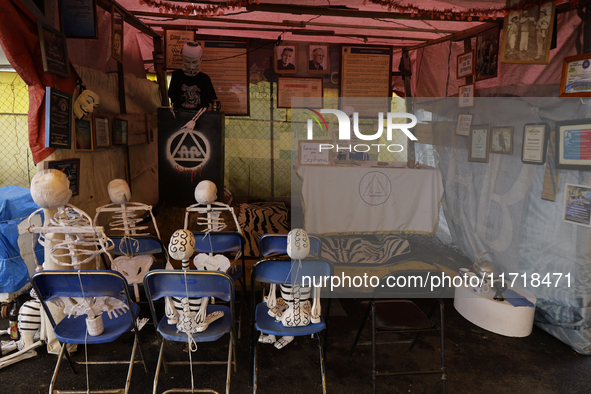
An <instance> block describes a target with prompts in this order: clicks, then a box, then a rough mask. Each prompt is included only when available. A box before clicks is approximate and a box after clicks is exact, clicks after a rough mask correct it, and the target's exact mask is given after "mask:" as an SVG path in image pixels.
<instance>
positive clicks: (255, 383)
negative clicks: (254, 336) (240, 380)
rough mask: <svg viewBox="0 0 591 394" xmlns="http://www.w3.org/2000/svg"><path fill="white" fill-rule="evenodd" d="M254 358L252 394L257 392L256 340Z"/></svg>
mask: <svg viewBox="0 0 591 394" xmlns="http://www.w3.org/2000/svg"><path fill="white" fill-rule="evenodd" d="M253 348H254V349H253V356H252V393H253V394H256V392H257V341H256V340H255V342H254V345H253Z"/></svg>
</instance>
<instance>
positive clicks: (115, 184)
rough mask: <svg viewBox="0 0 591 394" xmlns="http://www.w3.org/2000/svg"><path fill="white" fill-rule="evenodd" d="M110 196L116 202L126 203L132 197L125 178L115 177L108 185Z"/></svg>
mask: <svg viewBox="0 0 591 394" xmlns="http://www.w3.org/2000/svg"><path fill="white" fill-rule="evenodd" d="M107 190H108V191H109V198H110V199H111V202H113V203H114V204H125V203H126V202H129V200H130V199H131V191H130V190H129V185H128V184H127V182H126V181H125V180H123V179H113V180H112V181H111V182H109V186H108V187H107Z"/></svg>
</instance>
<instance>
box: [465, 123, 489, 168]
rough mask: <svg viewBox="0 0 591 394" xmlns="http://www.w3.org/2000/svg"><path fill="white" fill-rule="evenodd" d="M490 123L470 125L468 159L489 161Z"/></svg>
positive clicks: (482, 161) (481, 161)
mask: <svg viewBox="0 0 591 394" xmlns="http://www.w3.org/2000/svg"><path fill="white" fill-rule="evenodd" d="M489 132H490V125H487V124H480V125H474V126H472V127H470V136H469V137H470V139H469V142H468V146H469V148H468V161H475V162H480V163H488V151H489V138H490V137H489Z"/></svg>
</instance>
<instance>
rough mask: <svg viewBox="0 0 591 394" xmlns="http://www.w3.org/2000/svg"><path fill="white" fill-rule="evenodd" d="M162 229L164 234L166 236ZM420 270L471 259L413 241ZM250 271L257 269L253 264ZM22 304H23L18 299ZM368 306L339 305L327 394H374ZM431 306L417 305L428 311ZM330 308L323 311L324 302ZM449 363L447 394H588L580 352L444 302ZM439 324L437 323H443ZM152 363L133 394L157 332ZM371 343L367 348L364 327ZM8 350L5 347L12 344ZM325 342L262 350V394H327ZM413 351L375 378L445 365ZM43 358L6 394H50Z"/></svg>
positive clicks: (405, 387) (392, 355)
mask: <svg viewBox="0 0 591 394" xmlns="http://www.w3.org/2000/svg"><path fill="white" fill-rule="evenodd" d="M170 227H171V229H170V230H166V228H167V225H166V223H164V224H163V225H161V232H162V233H164V234H163V238H164V239H167V237H166V233H167V232H170V233H171V232H172V231H173V230H172V229H173V226H172V225H171V226H170ZM162 228H164V230H162ZM409 241H410V242H411V246H413V245H414V246H415V250H416V251H417V253H418V258H420V260H421V261H445V262H446V264H447V265H448V266H452V267H457V266H467V264H468V261H467V259H466V257H465V256H463V255H462V254H461V253H458V251H457V250H455V249H453V248H450V247H446V246H444V245H442V244H441V243H440V242H438V241H437V240H436V239H434V238H431V237H424V236H409ZM250 264H252V261H250ZM21 298H22V300H25V299H26V296H22V297H21ZM362 301H363V300H361V299H344V298H343V299H335V300H332V301H331V302H332V303H331V316H330V319H329V333H328V341H327V356H326V384H327V392H328V393H339V394H348V393H355V394H357V393H371V352H370V347H369V346H359V347H357V349H356V350H355V352H354V353H353V355H352V356H350V355H349V351H350V348H351V345H352V343H353V340H354V338H355V334H356V332H357V329H358V327H359V324H360V323H361V319H362V316H363V308H362V306H361V302H362ZM429 302H430V300H417V303H418V304H419V305H422V306H423V305H425V306H428V305H426V304H427V303H429ZM324 307H326V302H325V305H324ZM244 312H245V313H244V315H243V327H242V337H241V339H239V340H238V341H237V362H238V371H237V372H235V373H232V380H231V392H232V393H248V392H251V391H252V389H251V388H250V382H251V380H250V338H251V329H250V310H245V311H244ZM445 314H446V316H445V324H444V327H445V362H446V368H447V372H446V388H447V392H448V393H458V394H488V393H491V394H493V393H498V394H505V393H524V394H529V393H531V394H534V393H535V394H552V393H560V394H563V393H591V383H590V380H589V376H591V358H589V357H586V356H582V355H579V354H577V353H576V352H575V351H573V350H572V349H571V348H570V347H569V346H568V345H566V344H564V343H562V342H560V341H559V340H558V339H556V338H554V337H552V336H550V335H549V334H547V333H545V332H544V331H542V330H540V329H538V328H536V327H534V329H533V332H532V333H531V335H529V336H528V337H525V338H509V337H504V336H500V335H497V334H494V333H491V332H488V331H486V330H484V329H481V328H479V327H477V326H475V325H474V324H472V323H470V322H468V321H467V320H466V319H465V318H464V317H462V316H461V315H460V314H459V313H458V312H457V311H456V310H455V309H454V306H453V299H450V298H448V299H446V300H445ZM142 315H144V316H146V317H147V316H149V311H148V308H147V305H142ZM437 321H438V319H437ZM7 327H8V320H6V319H0V329H6V328H7ZM141 337H142V339H143V341H144V350H145V354H146V356H147V363H148V368H149V373H148V374H146V373H145V372H144V371H143V369H142V368H141V366H140V365H136V367H135V368H134V371H133V376H132V381H131V390H130V392H131V393H150V392H152V386H153V380H154V372H155V368H156V361H157V357H158V350H159V343H158V338H157V336H156V333H155V329H154V327H153V325H152V322H150V323H149V324H148V325H146V326H145V327H144V329H143V330H142V331H141ZM364 338H365V339H368V338H369V330H368V326H367V325H366V328H365V331H364ZM2 339H3V340H6V339H8V338H7V337H6V336H3V337H2ZM132 343H133V336H132V335H131V334H128V335H124V336H123V337H121V338H119V339H118V340H117V341H116V342H115V343H112V344H106V345H101V346H97V345H95V346H89V347H88V357H89V359H93V358H96V357H98V358H106V357H112V356H117V357H119V358H121V359H125V358H127V356H128V354H130V351H131V346H132ZM317 344H318V341H317V340H316V338H313V339H312V338H309V337H300V338H296V339H295V340H294V342H292V343H291V344H289V345H288V346H287V347H285V348H284V349H281V350H277V349H275V348H274V347H272V346H270V345H259V360H260V362H259V365H258V376H259V381H258V383H259V384H258V392H259V393H261V394H265V393H273V394H282V393H285V394H296V393H321V392H322V386H321V375H320V365H319V352H318V346H317ZM227 346H228V336H224V337H222V338H221V339H219V340H218V341H217V342H215V343H209V344H200V345H199V349H198V351H197V353H196V354H193V358H194V359H195V358H197V359H201V360H213V359H218V360H224V359H226V357H227V349H228V348H227ZM406 346H407V345H382V346H380V348H379V349H378V356H377V360H378V369H381V370H384V369H385V368H391V369H395V368H409V369H421V368H437V367H438V363H439V348H440V345H439V337H438V336H437V335H436V334H424V335H422V336H421V338H420V339H419V341H418V343H417V345H416V346H415V349H414V350H413V351H412V352H411V353H410V354H407V353H406ZM37 353H38V355H37V356H36V357H34V358H31V359H28V360H24V361H22V362H20V363H18V364H15V365H12V366H9V367H7V368H4V369H2V370H0V393H2V394H3V393H7V394H8V393H11V394H20V393H23V394H36V393H47V392H48V387H49V382H50V379H51V375H52V373H53V369H54V366H55V362H56V359H57V357H56V356H54V355H48V354H47V352H46V350H45V347H41V348H39V349H38V350H37ZM166 355H167V359H169V360H188V354H187V353H185V352H183V345H182V344H171V345H170V346H169V347H167V350H166ZM74 359H75V360H83V359H84V347H83V346H82V347H79V351H78V352H76V353H75V354H74ZM126 373H127V370H126V368H125V367H124V366H110V367H100V366H92V365H91V366H90V367H89V382H90V383H89V385H90V389H91V390H97V389H101V388H112V387H120V386H122V385H123V384H124V381H125V376H126ZM225 373H226V368H225V367H224V366H195V367H194V368H193V376H194V382H195V387H196V388H201V387H210V388H213V389H215V390H217V391H218V392H224V390H225V389H224V382H225ZM190 385H191V374H190V371H189V368H188V366H175V367H171V369H170V370H169V372H168V373H164V371H162V372H161V376H160V383H159V386H158V393H162V392H163V391H164V390H166V389H169V388H172V387H190ZM57 388H58V389H74V388H76V389H82V390H86V373H85V370H84V368H82V367H80V368H79V371H78V374H77V375H74V374H73V373H72V371H71V369H70V368H69V366H68V365H67V363H65V364H62V368H61V369H60V374H59V377H58V382H57ZM377 389H378V390H377V391H378V392H381V393H438V392H441V379H440V376H439V375H415V376H400V377H388V376H385V377H379V378H378V380H377Z"/></svg>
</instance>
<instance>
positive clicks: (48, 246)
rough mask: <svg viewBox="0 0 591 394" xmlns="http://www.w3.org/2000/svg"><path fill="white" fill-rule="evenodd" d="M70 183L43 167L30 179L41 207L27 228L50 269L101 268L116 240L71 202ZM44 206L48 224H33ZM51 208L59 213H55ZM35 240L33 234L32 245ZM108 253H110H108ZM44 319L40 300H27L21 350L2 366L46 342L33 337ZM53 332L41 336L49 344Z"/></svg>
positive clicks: (56, 313) (57, 313) (22, 311)
mask: <svg viewBox="0 0 591 394" xmlns="http://www.w3.org/2000/svg"><path fill="white" fill-rule="evenodd" d="M69 185H70V182H69V181H68V178H67V177H66V176H65V174H64V173H62V172H60V171H57V170H41V171H39V172H37V174H35V176H34V177H33V179H32V180H31V196H32V197H33V201H35V203H36V204H37V205H39V206H40V207H41V208H40V209H38V210H36V211H35V212H33V213H32V214H31V215H30V216H29V219H28V222H29V228H28V231H29V232H31V233H33V234H39V240H38V242H39V243H40V244H41V245H43V246H44V247H45V250H46V259H45V265H47V267H46V268H49V269H51V268H53V267H54V265H56V266H63V267H68V268H69V267H73V268H74V269H77V270H79V269H81V268H82V265H84V264H87V263H91V262H92V260H95V261H96V268H97V269H98V268H99V262H98V260H96V257H97V256H98V255H99V254H100V253H107V251H108V250H109V249H111V248H112V247H113V243H112V241H111V240H110V239H109V238H107V236H106V235H105V234H104V231H103V228H102V227H98V226H92V220H91V219H90V217H89V216H88V215H87V214H86V213H85V212H84V211H82V210H80V209H78V208H76V207H75V206H73V205H71V204H68V201H69V199H70V197H71V195H72V191H71V190H70V187H69ZM41 210H44V214H45V224H44V225H43V226H41V227H39V226H34V225H32V220H33V217H34V216H35V215H36V214H37V213H38V212H39V211H41ZM52 211H56V213H55V214H53V215H52ZM34 242H35V238H34V237H33V249H34V246H35V245H34ZM107 255H108V256H109V254H108V253H107ZM33 256H34V258H35V263H36V264H37V269H36V270H37V271H39V270H42V269H43V267H41V266H40V265H39V262H38V261H37V257H36V255H33ZM109 258H110V256H109ZM95 303H96V300H95ZM102 303H104V304H105V305H106V306H107V308H109V307H111V306H112V303H111V302H110V301H108V300H104V299H103V300H99V301H98V305H102ZM52 314H54V317H55V318H56V320H59V319H60V318H61V317H62V316H63V313H62V312H61V311H59V310H57V311H56V310H54V311H53V312H52ZM21 315H22V316H21ZM37 316H39V318H37ZM42 319H43V320H45V319H46V318H45V316H44V311H42V310H41V308H39V302H38V301H35V300H31V301H28V302H26V303H25V304H24V305H23V307H21V309H20V311H19V325H20V326H21V327H22V329H23V338H22V339H21V341H20V342H19V344H17V346H18V348H19V351H18V352H17V353H13V354H10V355H9V356H6V357H4V358H2V359H0V368H2V367H4V366H7V365H10V364H13V363H15V362H18V361H20V360H23V359H26V358H29V357H33V356H35V355H36V352H35V351H34V349H35V348H36V347H38V346H40V345H41V344H42V343H43V341H42V340H39V341H36V342H35V341H34V337H35V335H36V333H37V331H38V329H39V326H42V325H43V324H39V326H38V325H37V321H38V320H39V321H41V320H42ZM42 331H43V330H42ZM46 331H47V330H46ZM50 335H51V333H49V332H45V335H43V333H41V337H42V338H43V340H46V341H47V342H48V344H49V343H50V342H51V341H52V338H51V337H50Z"/></svg>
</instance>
